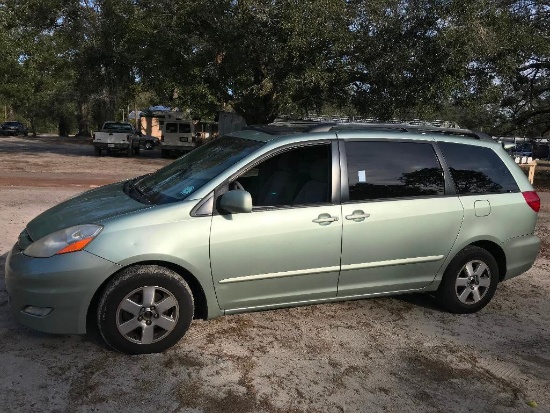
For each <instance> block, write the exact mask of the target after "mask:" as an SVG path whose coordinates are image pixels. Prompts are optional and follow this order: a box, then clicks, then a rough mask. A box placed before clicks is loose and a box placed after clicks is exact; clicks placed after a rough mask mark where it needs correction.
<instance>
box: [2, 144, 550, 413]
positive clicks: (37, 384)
mask: <svg viewBox="0 0 550 413" xmlns="http://www.w3.org/2000/svg"><path fill="white" fill-rule="evenodd" d="M167 162H169V161H166V160H164V159H161V158H160V156H159V153H158V151H152V152H149V153H146V154H145V155H144V156H143V157H140V158H135V159H128V158H125V157H101V158H96V157H94V156H92V150H91V147H90V146H89V145H86V144H82V143H70V142H68V140H61V139H54V138H51V139H45V140H39V139H34V138H0V232H1V234H2V235H1V236H0V349H1V350H0V353H1V354H0V366H1V367H2V374H1V375H0V406H1V409H2V411H3V412H71V413H73V412H92V411H97V412H126V411H139V412H145V413H147V412H235V413H247V412H269V413H279V412H280V413H283V412H285V413H287V412H297V413H298V412H300V413H301V412H304V413H306V412H308V413H309V412H371V411H372V412H379V411H386V412H400V413H401V412H531V411H533V412H550V392H549V391H548V389H550V344H549V343H550V299H549V297H550V277H549V273H550V243H549V241H550V236H549V233H550V231H549V230H550V209H549V206H550V194H548V193H545V194H543V197H544V198H543V205H544V207H543V210H542V212H541V214H540V220H539V224H538V228H537V231H538V233H539V236H541V237H543V240H544V242H545V244H544V249H543V252H542V254H541V256H540V257H539V259H538V260H537V262H536V264H535V266H534V268H533V269H531V270H530V271H529V272H528V273H527V274H525V275H522V276H520V277H518V278H516V279H514V280H511V281H508V282H505V283H502V284H501V285H500V286H499V288H498V290H497V293H496V296H495V298H494V299H493V301H492V303H491V304H490V305H489V306H488V307H487V308H486V309H484V310H483V311H482V312H480V313H478V314H472V315H453V314H449V313H446V312H444V311H442V310H441V309H440V308H438V307H437V306H436V305H435V304H434V302H433V301H432V299H431V298H430V297H428V296H424V295H408V296H402V297H397V298H382V299H370V300H360V301H354V302H347V303H337V304H326V305H316V306H310V307H302V308H294V309H284V310H275V311H266V312H260V313H252V314H245V315H238V316H226V317H222V318H219V319H215V320H210V321H195V322H194V323H193V325H192V326H191V329H190V330H189V332H188V334H187V335H186V336H185V337H184V339H183V340H181V342H180V343H179V344H178V345H176V346H175V347H174V348H173V349H170V350H169V351H167V352H165V353H163V354H157V355H146V356H126V355H121V354H118V353H114V352H113V351H111V350H109V349H107V348H105V347H104V346H103V345H102V344H101V341H100V340H98V339H97V337H95V336H94V335H91V336H83V337H80V336H60V335H48V334H43V333H38V332H35V331H32V330H29V329H27V328H25V327H22V326H20V325H18V324H17V323H16V322H15V321H14V320H13V318H12V317H11V315H10V313H9V311H8V302H7V293H6V291H5V285H4V281H3V276H4V262H5V257H6V255H7V252H8V251H9V249H10V248H11V246H12V245H13V243H14V242H15V240H16V238H17V235H18V233H19V232H20V231H21V230H22V229H23V228H24V226H25V224H26V223H27V222H28V221H29V220H30V219H31V218H33V217H34V216H35V215H37V214H38V213H40V212H41V211H43V210H45V209H47V208H49V207H50V206H52V205H54V204H56V203H57V202H59V201H61V200H63V199H66V198H68V197H71V196H73V195H75V194H76V193H78V192H80V191H82V190H85V189H88V188H89V187H93V186H95V185H100V184H103V183H106V182H109V181H112V180H119V179H123V178H126V177H130V176H135V175H140V174H143V173H147V172H151V171H153V170H155V169H157V168H159V167H161V166H162V165H164V164H166V163H167ZM535 406H537V407H535Z"/></svg>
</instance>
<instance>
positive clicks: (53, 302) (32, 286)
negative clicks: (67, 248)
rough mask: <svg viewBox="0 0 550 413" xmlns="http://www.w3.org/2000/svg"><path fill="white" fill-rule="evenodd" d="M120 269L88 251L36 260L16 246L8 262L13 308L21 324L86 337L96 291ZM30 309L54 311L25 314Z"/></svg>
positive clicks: (7, 277)
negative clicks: (87, 320)
mask: <svg viewBox="0 0 550 413" xmlns="http://www.w3.org/2000/svg"><path fill="white" fill-rule="evenodd" d="M118 269H120V266H118V265H116V264H114V263H112V262H110V261H107V260H105V259H103V258H100V257H97V256H95V255H93V254H90V253H88V252H86V251H79V252H73V253H70V254H63V255H55V256H53V257H50V258H32V257H28V256H26V255H24V254H23V253H22V251H21V249H20V248H19V246H18V245H17V244H16V245H15V246H14V247H13V249H12V250H11V251H10V253H9V254H8V258H7V260H6V289H7V291H8V295H9V300H10V308H11V310H12V313H13V315H14V316H15V318H16V319H17V321H19V322H20V323H21V324H23V325H26V326H28V327H31V328H34V329H36V330H39V331H44V332H46V333H55V334H84V333H86V315H87V312H88V307H89V305H90V302H91V300H92V298H93V296H94V294H95V292H96V291H97V290H98V288H99V287H100V286H101V284H102V283H103V282H104V281H105V280H106V279H107V278H108V277H109V276H110V275H111V274H113V273H115V272H116V271H117V270H118ZM27 306H33V307H39V308H44V307H46V308H52V309H53V310H52V311H51V312H50V313H49V314H48V315H46V316H35V315H31V314H28V313H26V312H24V311H23V310H24V309H25V308H26V307H27Z"/></svg>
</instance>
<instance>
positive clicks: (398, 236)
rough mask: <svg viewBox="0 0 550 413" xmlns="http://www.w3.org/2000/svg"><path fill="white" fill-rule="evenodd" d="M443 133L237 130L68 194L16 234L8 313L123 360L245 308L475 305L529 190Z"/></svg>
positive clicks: (520, 222)
mask: <svg viewBox="0 0 550 413" xmlns="http://www.w3.org/2000/svg"><path fill="white" fill-rule="evenodd" d="M321 129H322V130H321ZM451 132H452V131H449V130H446V129H438V128H430V130H429V131H424V130H418V129H414V130H412V129H409V128H406V129H403V128H402V130H399V131H396V130H391V129H388V128H387V127H384V126H383V127H380V128H379V129H373V128H372V127H367V128H365V127H364V126H363V125H352V124H342V125H334V126H331V125H325V126H323V128H320V127H319V128H316V130H313V128H312V129H310V131H309V132H308V131H306V132H303V133H300V131H298V130H296V129H295V128H293V127H289V128H287V130H285V129H284V128H280V127H270V126H269V125H268V126H262V127H248V128H247V129H244V130H242V131H240V132H233V133H231V134H229V135H226V136H224V137H221V138H219V139H215V140H212V141H210V142H208V143H206V144H205V145H202V146H200V147H198V148H197V149H195V150H193V151H191V152H190V153H188V154H186V155H184V156H182V157H180V158H179V159H178V160H176V161H174V162H172V163H170V164H168V165H166V166H165V167H163V168H161V169H159V170H158V171H157V172H155V173H153V174H149V175H145V176H140V177H137V178H134V179H130V180H128V181H125V182H118V183H114V184H111V185H107V186H104V187H102V188H97V189H94V190H91V191H88V192H85V193H84V194H81V195H79V196H77V197H74V198H72V199H69V200H67V201H65V202H63V203H61V204H59V205H57V206H55V207H53V208H52V209H50V210H48V211H46V212H44V213H42V214H41V215H39V216H38V217H36V218H34V219H33V220H32V221H31V222H29V223H28V224H27V226H26V228H25V229H24V230H23V231H22V232H21V234H20V235H19V239H18V241H17V243H16V244H15V245H14V247H13V249H12V250H11V252H10V253H9V255H8V257H7V259H6V264H5V265H6V270H5V280H6V281H5V282H6V289H7V291H8V294H9V303H10V307H11V309H12V311H13V314H14V317H15V318H16V319H17V320H18V321H20V322H21V323H23V324H24V325H27V326H29V327H32V328H35V329H37V330H41V331H45V332H50V333H56V334H75V333H78V334H83V333H85V332H86V331H87V330H88V329H91V328H93V327H92V326H91V325H90V324H89V323H94V324H95V325H97V327H98V328H99V331H100V333H101V335H102V337H103V338H104V339H105V341H106V342H107V343H108V344H109V345H110V346H111V347H113V348H114V349H116V350H118V351H122V352H126V353H131V354H140V353H154V352H160V351H163V350H166V349H167V348H169V347H170V346H172V345H174V344H175V343H176V342H177V341H178V340H179V339H180V338H181V337H182V336H183V335H184V334H185V332H186V331H187V329H188V328H189V326H190V324H191V322H192V320H193V318H205V319H210V318H214V317H218V316H221V315H224V314H236V313H242V312H247V311H258V310H268V309H273V308H280V307H292V306H299V305H309V304H316V303H328V302H335V301H343V300H355V299H359V298H367V297H379V296H384V295H395V294H404V293H411V292H427V293H430V294H433V295H435V297H436V298H437V300H438V301H439V303H440V304H441V306H442V307H444V308H446V309H447V310H448V311H450V312H453V313H473V312H476V311H478V310H481V309H482V308H483V307H484V306H485V305H487V304H488V303H489V302H490V300H491V298H492V297H493V295H494V293H495V291H496V290H497V287H498V285H499V284H500V283H501V282H503V281H506V280H509V279H511V278H513V277H516V276H518V275H520V274H522V273H524V272H525V271H527V270H529V268H531V266H532V265H533V263H534V262H535V259H536V257H537V254H538V252H539V248H540V239H539V238H538V237H537V236H536V235H535V233H534V229H535V224H536V221H537V213H538V211H539V209H540V199H539V197H538V195H537V193H536V192H535V191H534V190H533V187H532V186H531V184H530V183H529V182H528V180H527V177H526V176H525V174H524V173H523V172H522V170H521V169H520V168H519V166H518V165H516V164H515V162H514V161H513V160H512V159H511V158H510V157H509V156H508V155H507V153H506V152H505V150H504V149H503V147H502V146H501V144H500V143H498V142H495V141H494V140H493V139H491V138H488V139H487V138H484V137H482V136H478V135H477V134H471V133H470V132H468V131H464V132H461V133H459V134H457V133H456V131H454V133H451ZM514 285H515V286H517V285H518V284H514ZM520 290H521V288H519V287H518V288H516V287H510V288H506V289H504V291H503V294H518V293H521V291H520ZM492 311H493V312H496V313H498V312H499V311H500V308H499V307H498V306H495V308H494V309H493V310H492ZM367 316H368V315H367ZM471 320H472V319H471V318H468V319H463V320H458V319H456V322H458V323H464V322H470V321H471ZM87 323H88V324H87Z"/></svg>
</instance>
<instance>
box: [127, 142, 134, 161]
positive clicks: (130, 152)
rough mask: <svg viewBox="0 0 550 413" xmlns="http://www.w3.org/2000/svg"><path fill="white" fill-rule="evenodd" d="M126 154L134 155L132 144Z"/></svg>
mask: <svg viewBox="0 0 550 413" xmlns="http://www.w3.org/2000/svg"><path fill="white" fill-rule="evenodd" d="M126 155H128V158H131V157H132V156H133V155H134V148H132V145H130V146H128V149H127V150H126Z"/></svg>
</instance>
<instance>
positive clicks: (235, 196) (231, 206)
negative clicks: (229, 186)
mask: <svg viewBox="0 0 550 413" xmlns="http://www.w3.org/2000/svg"><path fill="white" fill-rule="evenodd" d="M219 205H220V208H222V209H223V210H225V211H227V212H229V213H231V214H239V213H242V212H251V211H252V196H251V195H250V193H248V192H246V191H243V190H242V189H234V190H232V191H229V192H226V193H225V194H223V195H222V196H221V197H220V200H219Z"/></svg>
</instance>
